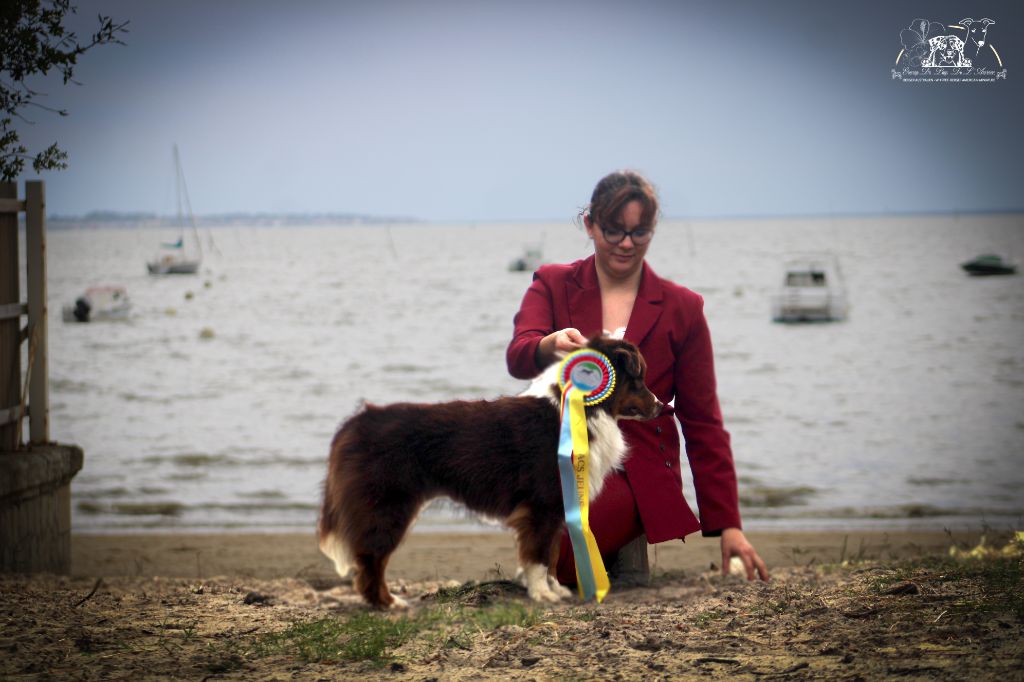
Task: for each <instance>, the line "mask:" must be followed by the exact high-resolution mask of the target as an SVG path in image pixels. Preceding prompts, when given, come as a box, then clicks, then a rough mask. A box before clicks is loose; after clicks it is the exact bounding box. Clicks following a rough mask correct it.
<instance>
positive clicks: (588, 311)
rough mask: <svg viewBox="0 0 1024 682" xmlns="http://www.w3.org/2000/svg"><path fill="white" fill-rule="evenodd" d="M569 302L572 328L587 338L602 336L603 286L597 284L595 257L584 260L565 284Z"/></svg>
mask: <svg viewBox="0 0 1024 682" xmlns="http://www.w3.org/2000/svg"><path fill="white" fill-rule="evenodd" d="M565 290H566V294H567V297H568V300H569V319H570V320H571V321H572V326H573V327H575V328H576V329H578V330H580V333H581V334H583V336H586V337H587V338H590V337H591V336H593V335H594V334H600V333H601V331H602V329H603V327H602V322H603V320H602V318H603V312H602V310H601V286H600V285H599V284H598V282H597V268H596V266H595V265H594V257H593V256H590V257H589V258H586V259H584V260H583V261H581V262H580V264H579V267H577V268H576V271H575V272H574V273H573V277H572V279H570V280H569V281H567V282H566V283H565Z"/></svg>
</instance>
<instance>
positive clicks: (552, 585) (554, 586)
mask: <svg viewBox="0 0 1024 682" xmlns="http://www.w3.org/2000/svg"><path fill="white" fill-rule="evenodd" d="M548 588H549V589H550V590H551V591H552V592H554V593H555V594H557V595H558V597H559V598H560V599H568V598H569V597H571V596H572V590H570V589H569V588H568V587H566V586H565V585H563V584H562V583H560V582H558V578H556V577H555V576H553V575H549V576H548Z"/></svg>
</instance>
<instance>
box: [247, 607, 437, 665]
mask: <svg viewBox="0 0 1024 682" xmlns="http://www.w3.org/2000/svg"><path fill="white" fill-rule="evenodd" d="M421 627H422V625H421V624H420V623H419V622H417V621H416V620H410V619H409V618H404V617H403V618H399V619H390V618H388V617H386V616H381V615H377V614H373V613H369V612H363V611H359V612H356V613H354V614H352V615H351V616H349V617H348V618H347V619H344V620H342V619H338V618H333V617H326V618H319V619H317V620H311V621H300V622H296V623H293V624H292V625H290V626H289V627H287V628H285V629H284V630H282V631H281V632H276V633H272V634H268V635H264V636H263V637H261V638H260V639H259V640H257V642H256V644H255V645H254V647H253V653H254V654H255V655H256V656H268V655H272V654H284V655H289V656H295V657H296V658H298V659H300V660H302V661H304V662H306V663H321V662H325V661H371V662H374V663H379V664H383V663H385V662H386V660H388V658H387V654H388V652H389V651H390V650H391V649H394V648H395V647H398V646H400V645H402V644H403V643H405V642H406V641H407V640H408V639H409V638H410V637H412V636H413V635H415V634H416V632H418V631H419V630H420V628H421Z"/></svg>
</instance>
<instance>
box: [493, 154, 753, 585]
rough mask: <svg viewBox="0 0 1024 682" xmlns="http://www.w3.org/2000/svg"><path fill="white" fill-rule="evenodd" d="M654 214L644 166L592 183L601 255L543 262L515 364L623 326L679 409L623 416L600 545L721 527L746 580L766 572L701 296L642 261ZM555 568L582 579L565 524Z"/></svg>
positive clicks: (538, 363)
mask: <svg viewBox="0 0 1024 682" xmlns="http://www.w3.org/2000/svg"><path fill="white" fill-rule="evenodd" d="M657 215H658V199H657V196H656V194H655V192H654V188H653V187H652V186H651V184H650V183H649V182H647V180H645V179H644V178H643V177H642V176H640V175H639V174H637V173H634V172H632V171H623V172H615V173H612V174H610V175H608V176H606V177H604V178H603V179H602V180H601V181H600V182H599V183H598V184H597V187H595V188H594V193H593V196H592V197H591V201H590V206H589V207H588V209H587V210H586V211H585V212H584V213H583V225H584V227H585V228H586V231H587V236H588V237H590V239H592V240H593V242H594V255H593V256H590V257H589V258H586V259H584V260H580V261H576V262H575V263H570V264H568V265H546V266H543V267H541V268H540V269H539V270H538V271H537V272H536V274H535V275H534V279H533V283H532V284H531V285H530V288H529V289H528V290H527V292H526V295H525V296H524V297H523V302H522V305H521V306H520V309H519V312H518V313H517V314H516V317H515V332H514V334H513V337H512V342H511V343H510V344H509V346H508V351H507V361H508V368H509V372H510V373H511V374H512V376H514V377H516V378H519V379H531V378H533V377H535V376H536V375H537V374H539V373H540V372H541V371H542V370H543V369H544V368H545V367H547V366H548V365H550V364H551V363H552V362H554V361H555V360H556V359H557V357H559V356H560V355H562V354H564V353H567V352H571V351H573V350H576V349H577V348H580V347H582V346H583V345H584V344H585V343H586V340H587V337H589V336H592V335H594V334H597V333H600V332H605V333H609V334H612V335H614V336H622V335H623V334H624V338H625V339H626V340H627V341H631V342H633V343H634V344H636V345H637V346H639V348H640V351H641V352H642V353H643V355H644V358H645V359H646V361H647V386H648V388H650V389H651V390H652V391H653V392H654V394H655V395H657V396H658V399H659V400H661V401H662V402H664V403H666V404H667V403H669V402H670V401H672V400H673V399H674V401H675V407H674V411H673V409H672V408H671V407H667V408H666V409H665V410H664V411H663V413H662V415H661V416H659V417H658V418H657V419H654V420H651V421H646V422H637V421H624V422H621V423H620V426H621V427H622V430H623V432H624V434H625V436H626V442H627V443H629V444H630V453H629V455H628V457H627V459H626V462H625V470H624V471H622V472H617V473H614V474H612V475H611V476H609V478H608V479H607V480H606V481H605V485H604V489H603V490H602V492H601V495H600V496H599V497H598V498H597V499H596V500H594V502H593V503H592V505H591V511H590V527H591V529H592V531H593V533H594V536H595V538H596V539H597V543H598V546H599V547H600V548H601V554H602V555H604V556H605V557H606V558H611V557H614V556H615V555H616V553H617V552H618V551H619V550H620V549H621V548H623V547H624V546H625V545H627V544H628V543H629V542H631V541H633V540H634V539H636V538H638V537H640V536H641V535H643V534H645V533H646V536H647V540H648V541H649V542H651V543H658V542H665V541H666V540H673V539H676V538H685V537H686V536H687V535H689V534H690V533H694V532H696V531H698V530H700V531H702V532H703V534H704V535H705V536H721V545H722V571H723V573H724V572H726V571H727V570H728V566H729V561H730V559H731V558H732V557H734V556H735V557H739V558H740V560H741V561H742V562H743V565H744V567H745V569H746V573H747V579H748V580H753V579H754V577H755V574H756V575H758V576H760V578H761V579H762V580H768V569H767V568H766V566H765V563H764V562H763V561H762V560H761V557H759V556H758V554H757V551H756V550H755V549H754V547H753V546H752V545H751V544H750V543H749V542H748V541H747V539H746V537H745V536H744V534H743V531H742V530H741V529H740V514H739V504H738V499H737V492H736V471H735V468H734V467H733V459H732V451H731V450H730V447H729V434H728V433H727V432H726V431H725V429H724V427H723V425H722V416H721V411H720V409H719V406H718V396H717V394H716V391H715V370H714V358H713V354H712V350H711V337H710V334H709V332H708V326H707V321H706V320H705V319H704V311H703V306H704V301H703V299H702V298H701V297H700V296H699V295H698V294H696V293H694V292H692V291H690V290H689V289H686V288H684V287H681V286H678V285H676V284H674V283H672V282H670V281H668V280H665V279H662V278H660V277H658V276H657V275H656V274H655V273H654V271H653V270H652V269H651V268H650V266H649V265H647V263H646V262H645V261H644V256H645V255H646V254H647V249H648V248H649V247H650V244H651V240H652V238H653V237H654V232H655V225H656V221H657ZM673 414H674V415H675V417H676V418H678V419H679V423H680V424H681V425H682V431H683V436H684V438H685V441H686V454H687V457H688V459H689V462H690V470H691V472H692V474H693V481H694V487H695V488H696V494H697V507H698V509H699V511H700V521H698V520H697V517H696V516H694V514H693V512H692V511H691V510H690V508H689V506H688V505H687V503H686V500H684V499H683V492H682V473H681V469H680V461H679V436H678V433H677V431H676V428H675V424H674V423H673V421H672V419H673ZM644 551H645V552H646V549H645V550H644ZM558 578H559V580H560V581H561V582H563V583H567V584H571V583H574V582H575V580H576V579H575V564H574V562H573V557H572V550H571V547H570V544H569V540H568V533H563V538H562V546H561V552H560V555H559V560H558Z"/></svg>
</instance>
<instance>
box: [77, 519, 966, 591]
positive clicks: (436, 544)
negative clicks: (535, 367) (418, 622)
mask: <svg viewBox="0 0 1024 682" xmlns="http://www.w3.org/2000/svg"><path fill="white" fill-rule="evenodd" d="M748 537H749V539H750V540H751V542H753V543H754V546H755V547H757V549H758V551H759V553H760V554H761V557H762V558H763V559H764V560H765V561H766V562H767V563H768V564H769V566H770V567H774V568H783V567H787V566H808V565H814V564H830V563H840V562H842V561H843V560H845V559H855V558H865V557H869V558H878V559H902V558H912V557H919V556H924V555H927V554H934V553H936V552H939V553H942V552H945V551H946V550H947V549H948V547H949V545H950V542H951V540H950V536H949V535H947V534H946V533H944V532H941V531H892V532H878V531H850V532H813V531H812V532H808V531H787V532H761V533H759V532H751V533H749V534H748ZM955 537H956V540H957V541H961V542H963V543H965V544H973V543H975V542H976V541H977V538H978V534H976V533H960V534H957V535H956V536H955ZM71 552H72V556H71V565H72V569H71V572H72V575H74V576H82V577H100V576H108V577H112V576H123V577H153V576H160V577H164V578H189V579H194V580H198V579H205V578H211V577H214V576H229V577H249V578H261V579H276V578H317V579H320V580H323V579H326V578H330V577H333V576H334V569H333V566H332V564H331V563H330V561H328V560H327V559H326V558H325V557H324V556H323V555H321V554H320V551H319V550H318V549H317V541H316V537H315V535H314V533H313V532H312V531H311V532H310V533H309V534H302V533H290V534H289V533H272V534H259V533H236V534H231V533H213V534H178V533H166V534H165V533H151V534H124V535H75V536H73V538H72V544H71ZM648 554H649V557H650V563H651V569H652V571H653V572H654V573H659V572H660V573H669V572H672V573H678V572H680V571H683V572H686V573H689V574H697V573H700V572H702V571H706V570H708V568H709V566H710V565H711V564H716V565H720V563H721V556H720V551H719V543H718V540H717V539H715V538H702V537H700V536H699V535H697V536H690V538H688V539H687V541H686V542H685V543H684V542H666V543H662V544H659V545H652V546H651V547H650V549H649V552H648ZM515 572H516V560H515V550H514V547H513V540H512V536H511V534H508V533H504V532H493V533H474V534H462V533H416V532H413V533H410V535H409V536H408V537H407V538H406V539H405V542H404V543H403V544H402V546H401V547H399V549H398V551H397V552H396V553H395V555H394V556H393V557H392V559H391V562H390V564H389V566H388V577H389V579H392V580H405V581H425V580H457V581H460V582H465V581H467V580H485V579H493V578H497V577H511V576H513V575H515Z"/></svg>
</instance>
